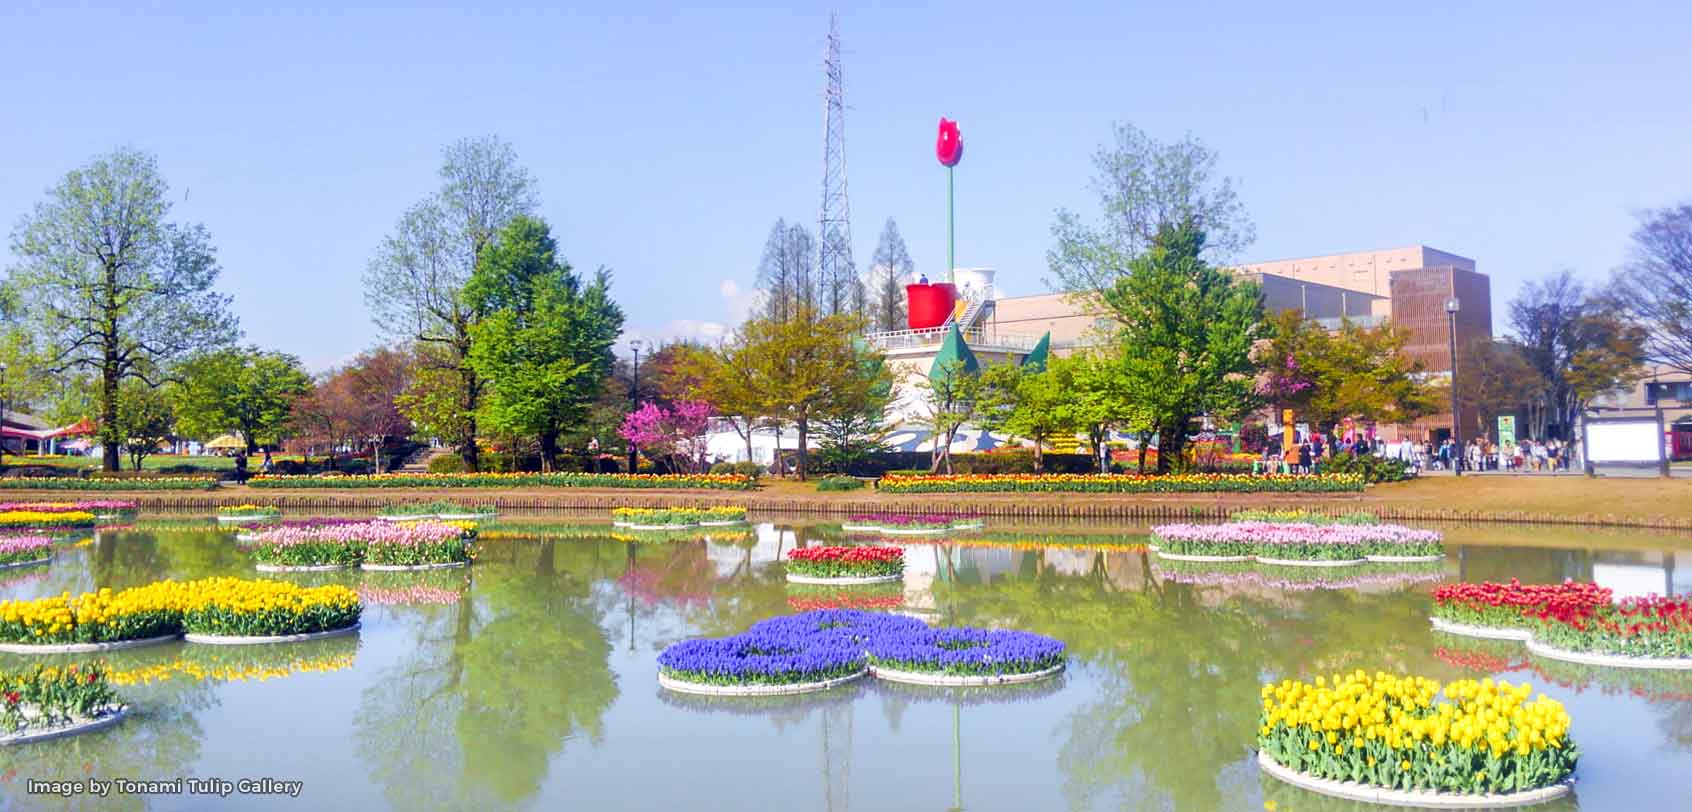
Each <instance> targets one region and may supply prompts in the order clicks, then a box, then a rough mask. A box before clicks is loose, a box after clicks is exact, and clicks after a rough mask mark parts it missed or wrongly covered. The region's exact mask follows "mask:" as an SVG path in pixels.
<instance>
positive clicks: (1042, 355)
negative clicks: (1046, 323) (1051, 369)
mask: <svg viewBox="0 0 1692 812" xmlns="http://www.w3.org/2000/svg"><path fill="white" fill-rule="evenodd" d="M1051 354H1052V331H1050V330H1047V331H1046V334H1045V335H1043V336H1040V341H1039V343H1037V344H1035V345H1034V349H1032V350H1029V351H1028V354H1027V355H1025V356H1023V358H1022V368H1023V369H1026V370H1028V371H1029V372H1045V371H1046V359H1047V358H1049V357H1051Z"/></svg>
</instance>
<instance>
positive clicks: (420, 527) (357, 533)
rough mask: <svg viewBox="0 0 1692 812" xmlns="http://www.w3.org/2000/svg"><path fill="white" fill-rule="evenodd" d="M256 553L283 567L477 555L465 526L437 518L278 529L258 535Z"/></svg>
mask: <svg viewBox="0 0 1692 812" xmlns="http://www.w3.org/2000/svg"><path fill="white" fill-rule="evenodd" d="M252 552H253V559H254V560H256V561H257V562H258V563H260V564H265V565H270V566H283V567H322V566H342V567H352V566H358V565H360V564H378V565H385V566H420V565H427V564H455V563H465V562H468V561H469V560H470V559H471V558H472V557H473V553H472V551H471V549H470V543H469V542H468V541H467V540H466V539H465V529H464V527H462V526H460V525H457V524H450V523H447V522H432V521H423V522H406V523H394V522H384V521H372V522H356V523H352V524H328V525H318V526H312V527H279V528H276V529H274V530H269V531H266V532H263V533H260V534H258V536H257V537H256V538H255V539H254V540H253V542H252Z"/></svg>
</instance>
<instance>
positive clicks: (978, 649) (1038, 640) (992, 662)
mask: <svg viewBox="0 0 1692 812" xmlns="http://www.w3.org/2000/svg"><path fill="white" fill-rule="evenodd" d="M864 650H865V656H866V657H867V658H868V660H869V664H870V669H871V673H873V674H875V676H876V677H878V678H880V679H887V680H892V681H894V682H911V683H921V684H928V685H996V684H1008V683H1017V682H1032V681H1034V680H1038V679H1044V678H1046V677H1050V676H1054V675H1056V674H1057V673H1059V672H1060V671H1062V670H1063V666H1064V660H1065V653H1064V645H1063V643H1062V642H1061V641H1059V640H1054V639H1052V638H1050V637H1046V636H1044V635H1038V634H1033V633H1031V632H1022V631H1014V630H1009V629H973V628H967V627H960V628H945V629H929V628H923V629H920V630H913V631H909V632H905V633H901V634H890V635H884V636H877V637H873V638H871V639H870V640H868V641H867V642H866V643H865V645H864Z"/></svg>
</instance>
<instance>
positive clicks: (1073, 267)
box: [1046, 124, 1256, 298]
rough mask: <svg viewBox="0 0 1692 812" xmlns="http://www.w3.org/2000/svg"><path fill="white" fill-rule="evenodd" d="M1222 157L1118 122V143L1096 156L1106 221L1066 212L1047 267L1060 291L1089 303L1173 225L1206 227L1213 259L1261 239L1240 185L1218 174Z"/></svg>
mask: <svg viewBox="0 0 1692 812" xmlns="http://www.w3.org/2000/svg"><path fill="white" fill-rule="evenodd" d="M1216 163H1217V154H1216V153H1215V151H1213V150H1211V149H1210V147H1208V146H1205V144H1204V143H1203V142H1202V141H1199V140H1198V139H1197V138H1194V137H1193V136H1192V135H1190V134H1189V135H1186V136H1184V137H1182V138H1181V140H1179V141H1172V142H1168V143H1163V142H1159V141H1157V140H1155V139H1153V138H1152V137H1151V136H1149V135H1147V134H1146V133H1145V132H1144V131H1142V130H1140V129H1139V128H1137V127H1135V126H1133V125H1132V124H1118V125H1116V127H1115V131H1114V142H1113V143H1110V144H1106V145H1103V146H1100V147H1099V149H1098V151H1096V152H1094V153H1093V172H1094V174H1093V178H1092V184H1091V189H1092V191H1093V192H1094V193H1096V194H1097V195H1098V198H1099V213H1100V222H1099V223H1098V224H1097V225H1092V224H1088V223H1086V222H1085V221H1083V220H1082V219H1081V217H1080V216H1079V215H1077V214H1075V213H1074V212H1071V211H1068V210H1065V209H1060V210H1059V211H1058V213H1057V222H1056V223H1055V224H1054V225H1053V226H1052V236H1053V238H1055V239H1056V242H1057V244H1056V246H1055V247H1054V248H1053V249H1052V250H1051V251H1048V252H1047V253H1046V262H1047V265H1048V266H1049V267H1050V269H1051V271H1052V273H1053V275H1055V276H1056V277H1057V281H1058V283H1059V284H1060V286H1061V287H1062V288H1063V289H1065V290H1069V291H1071V292H1074V293H1076V294H1079V295H1081V296H1084V297H1088V298H1091V297H1093V296H1095V295H1097V294H1099V293H1101V292H1103V291H1105V290H1107V289H1109V288H1110V287H1111V286H1113V285H1114V284H1116V282H1117V280H1118V279H1120V278H1121V277H1122V276H1123V275H1125V274H1127V273H1128V272H1129V269H1128V263H1129V261H1131V260H1133V259H1135V258H1136V257H1138V256H1140V255H1141V254H1143V253H1145V252H1147V251H1149V250H1151V249H1152V247H1153V246H1154V245H1155V244H1156V243H1157V240H1158V235H1159V234H1160V233H1161V232H1162V231H1163V229H1165V228H1168V227H1171V226H1180V225H1183V224H1185V225H1190V226H1193V227H1195V228H1198V229H1202V230H1203V231H1204V232H1205V233H1206V234H1207V235H1208V239H1207V240H1206V241H1205V242H1204V244H1203V245H1202V246H1201V250H1203V251H1204V252H1205V257H1206V258H1207V259H1214V260H1224V261H1225V260H1228V259H1230V258H1232V257H1233V256H1234V255H1235V254H1238V253H1239V252H1240V251H1242V250H1244V249H1245V248H1246V246H1248V245H1250V244H1251V242H1252V240H1254V239H1255V238H1256V232H1255V228H1254V227H1253V226H1252V223H1251V218H1250V216H1249V215H1248V214H1247V213H1246V210H1245V204H1243V203H1241V202H1240V199H1239V194H1238V193H1237V192H1236V191H1235V188H1234V180H1233V179H1232V178H1229V177H1225V176H1221V177H1219V176H1218V175H1217V174H1216Z"/></svg>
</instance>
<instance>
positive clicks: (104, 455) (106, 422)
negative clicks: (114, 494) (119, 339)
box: [100, 349, 122, 471]
mask: <svg viewBox="0 0 1692 812" xmlns="http://www.w3.org/2000/svg"><path fill="white" fill-rule="evenodd" d="M112 355H113V353H112V350H111V349H107V351H106V362H105V365H104V368H103V369H101V370H100V441H101V444H102V445H103V446H104V447H103V448H101V449H100V467H101V468H103V469H105V470H107V471H116V470H118V469H119V468H121V467H122V459H121V458H120V457H119V456H118V454H119V448H118V446H119V439H118V436H117V434H118V422H117V397H118V369H117V359H116V358H114V357H112Z"/></svg>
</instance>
